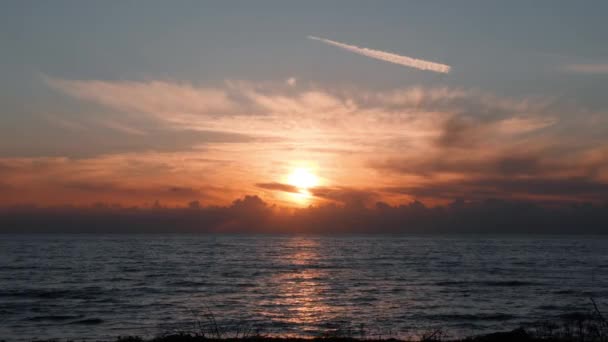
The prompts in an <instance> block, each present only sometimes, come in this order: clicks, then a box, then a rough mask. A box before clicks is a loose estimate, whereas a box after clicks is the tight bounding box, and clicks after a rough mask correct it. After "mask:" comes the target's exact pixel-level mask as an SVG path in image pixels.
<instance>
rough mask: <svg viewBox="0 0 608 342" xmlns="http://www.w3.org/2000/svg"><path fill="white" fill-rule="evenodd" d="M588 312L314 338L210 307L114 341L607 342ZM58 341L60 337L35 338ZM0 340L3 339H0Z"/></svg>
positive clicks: (604, 325)
mask: <svg viewBox="0 0 608 342" xmlns="http://www.w3.org/2000/svg"><path fill="white" fill-rule="evenodd" d="M591 304H592V310H591V311H589V312H586V313H570V314H565V315H562V316H561V317H558V318H556V319H554V320H550V321H549V320H545V321H540V322H536V323H533V324H527V325H526V326H523V327H521V328H518V329H515V330H512V331H507V332H496V333H490V334H484V335H479V336H472V337H466V338H460V339H453V338H449V337H448V336H447V335H446V334H445V332H444V331H443V330H442V329H434V330H428V331H423V332H422V333H420V334H419V335H418V336H417V337H413V338H410V339H397V338H394V337H393V335H392V334H391V332H388V333H385V334H379V333H370V332H369V331H367V330H366V329H365V328H364V326H363V325H360V326H359V328H358V329H352V328H351V327H348V328H340V327H337V328H334V329H331V330H328V331H326V332H323V333H321V334H319V336H317V337H314V338H296V337H276V336H271V335H265V334H263V333H262V332H261V330H259V329H254V328H253V327H251V326H243V325H234V326H221V325H220V324H219V323H218V321H217V320H216V318H215V316H214V315H213V313H212V312H211V310H209V309H208V308H205V311H204V312H203V313H202V314H199V315H197V314H196V313H194V312H193V313H192V314H193V316H194V318H195V321H194V324H193V327H194V328H192V329H189V330H188V329H183V330H174V331H168V332H165V333H163V334H160V335H158V336H156V337H154V338H151V339H144V338H142V337H138V336H121V337H118V338H117V339H116V340H115V342H378V341H383V342H406V341H407V342H411V341H419V342H443V341H445V342H448V341H452V342H608V321H607V320H606V318H605V317H604V316H603V314H602V313H601V311H600V310H599V308H598V307H597V305H596V303H595V301H594V300H593V299H591ZM36 341H37V342H58V341H59V340H58V339H51V340H36ZM0 342H4V341H3V340H1V339H0Z"/></svg>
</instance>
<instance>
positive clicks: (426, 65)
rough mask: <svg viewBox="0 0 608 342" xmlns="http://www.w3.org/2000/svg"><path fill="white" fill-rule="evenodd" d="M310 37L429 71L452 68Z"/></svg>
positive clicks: (444, 71)
mask: <svg viewBox="0 0 608 342" xmlns="http://www.w3.org/2000/svg"><path fill="white" fill-rule="evenodd" d="M308 39H312V40H318V41H320V42H323V43H325V44H329V45H333V46H337V47H339V48H342V49H344V50H348V51H351V52H354V53H358V54H360V55H363V56H367V57H371V58H375V59H380V60H383V61H386V62H390V63H395V64H399V65H405V66H407V67H411V68H416V69H420V70H429V71H434V72H440V73H444V74H447V73H448V72H450V68H451V67H450V66H449V65H445V64H440V63H435V62H431V61H426V60H424V59H416V58H412V57H408V56H401V55H397V54H394V53H390V52H385V51H379V50H372V49H368V48H362V47H358V46H355V45H348V44H344V43H340V42H336V41H334V40H329V39H325V38H319V37H315V36H308Z"/></svg>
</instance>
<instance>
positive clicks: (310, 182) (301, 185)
mask: <svg viewBox="0 0 608 342" xmlns="http://www.w3.org/2000/svg"><path fill="white" fill-rule="evenodd" d="M287 184H289V185H292V186H295V187H296V188H298V190H300V191H301V192H306V191H308V189H310V188H314V187H315V186H317V185H319V178H318V177H317V176H316V175H315V174H314V173H312V172H310V170H308V169H304V168H297V169H294V170H293V171H292V172H291V173H290V174H289V176H287Z"/></svg>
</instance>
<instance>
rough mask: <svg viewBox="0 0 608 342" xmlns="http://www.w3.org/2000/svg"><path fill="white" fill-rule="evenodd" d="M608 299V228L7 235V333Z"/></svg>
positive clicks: (516, 308)
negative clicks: (501, 232) (487, 232)
mask: <svg viewBox="0 0 608 342" xmlns="http://www.w3.org/2000/svg"><path fill="white" fill-rule="evenodd" d="M590 298H594V300H595V301H596V302H597V304H598V306H599V307H600V309H602V308H604V309H606V310H608V237H598V236H533V237H530V236H448V235H445V236H439V235H428V236H425V235H417V236H412V235H394V236H393V235H358V236H348V235H336V236H306V235H301V236H300V235H185V234H184V235H144V234H142V235H93V234H82V235H57V234H56V235H0V340H2V339H5V340H7V341H12V340H31V339H35V338H39V339H40V338H45V339H48V338H61V339H76V340H89V339H90V340H99V339H114V338H116V337H117V336H125V335H139V336H143V337H152V336H155V335H158V334H161V333H167V332H173V331H192V330H195V331H198V330H204V331H209V330H214V329H215V328H217V331H219V332H222V333H223V334H224V335H223V336H232V335H234V334H236V333H240V334H243V333H248V334H251V333H261V334H267V335H280V336H286V335H289V336H303V337H313V336H318V335H322V334H331V333H346V334H352V335H354V336H356V337H359V335H364V336H367V337H407V336H415V335H418V334H420V333H421V332H424V331H432V330H433V329H437V328H442V329H443V331H444V332H445V333H447V334H448V335H449V336H454V337H459V336H465V335H474V334H482V333H487V332H494V331H499V330H500V331H502V330H509V329H512V328H516V327H518V326H520V325H522V324H529V323H533V322H537V321H540V320H553V319H558V318H559V317H564V315H569V314H572V313H581V312H589V311H590V310H592V308H593V307H592V305H591V301H590Z"/></svg>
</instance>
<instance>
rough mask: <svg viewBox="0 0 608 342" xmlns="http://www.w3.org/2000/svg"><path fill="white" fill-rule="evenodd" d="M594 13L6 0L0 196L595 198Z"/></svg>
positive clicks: (538, 5)
mask: <svg viewBox="0 0 608 342" xmlns="http://www.w3.org/2000/svg"><path fill="white" fill-rule="evenodd" d="M606 13H608V2H605V1H589V2H585V5H584V6H581V5H580V4H579V3H577V2H575V1H533V2H532V1H509V2H506V1H500V2H499V1H460V2H457V3H456V2H454V3H452V2H445V1H416V2H414V1H412V2H406V1H386V2H375V1H349V2H327V1H318V2H315V1H300V2H285V1H260V2H257V1H256V2H255V4H254V2H249V1H241V2H232V1H216V2H202V1H201V2H199V1H176V2H174V1H146V2H143V1H141V2H136V1H115V2H105V1H97V2H82V1H6V2H4V3H3V6H2V10H1V11H0V51H1V53H0V75H2V77H0V89H1V91H0V206H13V205H20V204H33V205H36V206H42V207H45V206H63V205H75V206H89V205H91V204H93V203H100V202H101V203H108V204H119V205H121V206H141V207H146V206H152V205H154V203H160V204H161V205H164V206H169V207H174V206H188V204H189V203H190V202H192V201H199V203H200V205H201V206H225V205H229V204H230V203H232V202H233V201H234V200H235V199H238V198H243V197H244V196H245V195H257V196H259V197H260V198H261V199H263V200H264V201H265V202H267V203H270V204H276V205H277V206H279V207H308V206H310V205H313V206H321V205H324V204H332V203H333V204H336V205H349V204H353V203H355V204H360V205H364V206H372V205H374V204H375V203H376V202H378V201H383V202H386V203H388V204H391V205H395V204H398V203H409V202H411V201H414V200H419V201H421V202H422V203H424V204H425V205H427V206H435V205H443V204H446V203H450V202H452V201H453V200H455V199H464V200H466V201H476V200H484V199H488V198H496V199H504V200H515V201H533V202H539V203H549V204H555V203H572V202H592V203H606V199H607V198H608V96H607V90H608V44H607V43H606V36H607V35H608V21H606ZM157 201H158V202H157Z"/></svg>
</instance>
